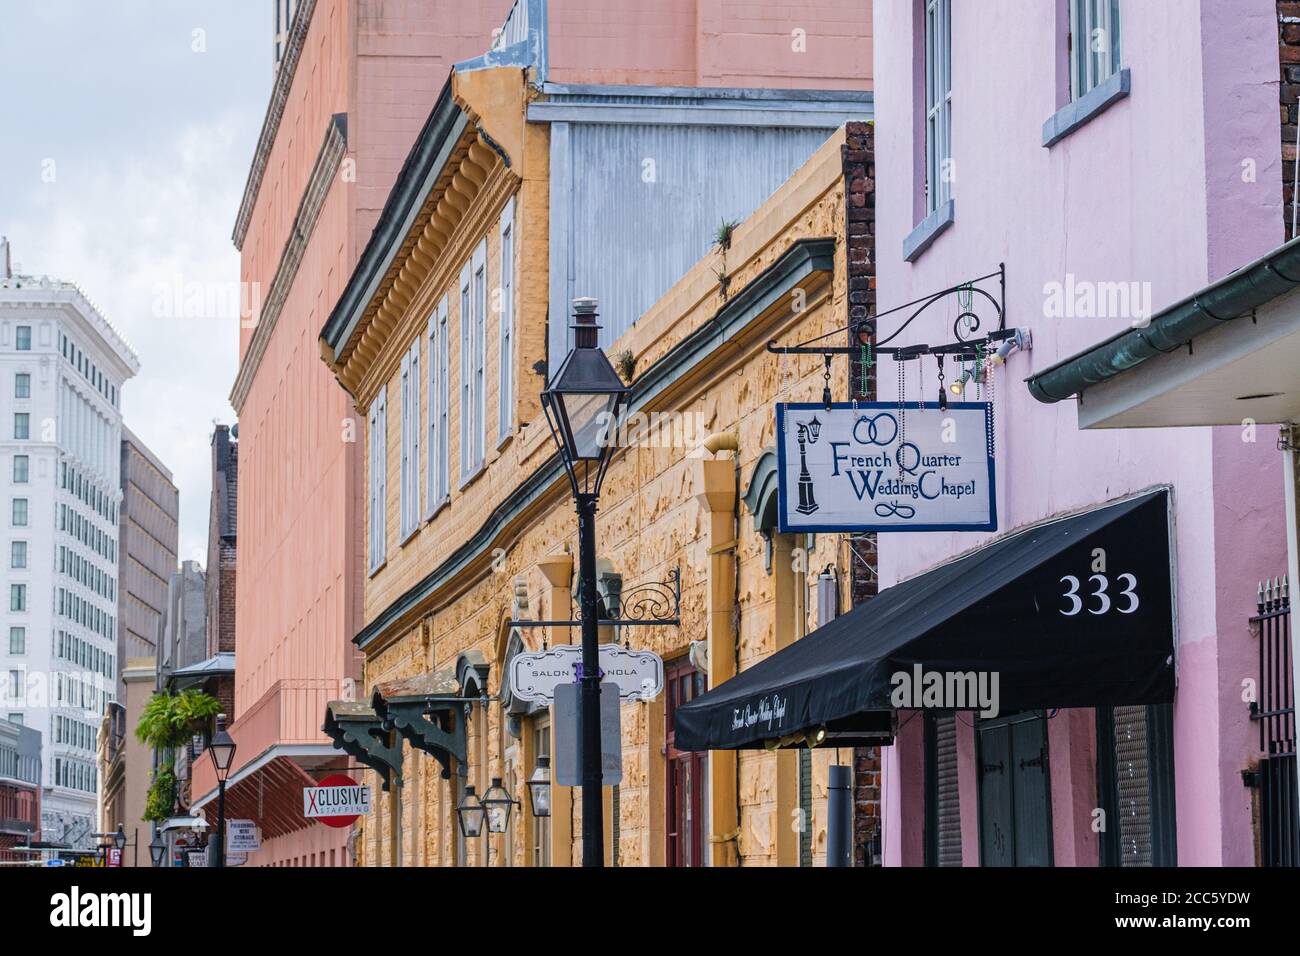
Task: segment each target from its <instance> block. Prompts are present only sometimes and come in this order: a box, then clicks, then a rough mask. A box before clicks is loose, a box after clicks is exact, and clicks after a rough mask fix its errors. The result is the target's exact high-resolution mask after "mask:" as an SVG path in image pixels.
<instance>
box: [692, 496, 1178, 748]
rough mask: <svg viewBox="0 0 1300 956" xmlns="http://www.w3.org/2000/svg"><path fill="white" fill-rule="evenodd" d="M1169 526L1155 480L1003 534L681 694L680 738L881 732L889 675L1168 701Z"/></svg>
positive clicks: (1022, 696)
mask: <svg viewBox="0 0 1300 956" xmlns="http://www.w3.org/2000/svg"><path fill="white" fill-rule="evenodd" d="M1170 534H1171V523H1170V515H1169V494H1168V492H1167V491H1164V490H1160V491H1154V492H1150V493H1147V494H1144V495H1140V496H1138V497H1135V498H1130V499H1128V500H1125V501H1121V502H1119V503H1117V504H1113V505H1109V506H1107V507H1104V508H1099V509H1097V510H1094V511H1089V512H1085V513H1084V514H1079V515H1074V516H1071V517H1067V518H1061V519H1058V520H1054V521H1049V522H1046V523H1044V524H1041V525H1037V526H1034V527H1031V528H1026V529H1025V530H1023V531H1019V532H1016V533H1014V534H1011V535H1008V536H1007V537H1006V538H1003V539H1002V540H999V541H995V542H993V543H992V544H989V545H987V546H985V547H983V548H980V549H978V550H976V551H973V552H971V553H970V554H967V555H965V556H963V557H961V558H958V559H956V560H954V561H951V562H949V563H947V564H944V565H941V566H940V567H937V568H934V569H933V570H930V571H927V572H925V573H924V574H919V575H917V576H916V577H914V578H910V579H909V580H907V581H903V582H901V583H899V584H897V585H895V586H894V587H892V588H888V589H887V590H885V591H883V592H881V594H880V595H879V596H878V597H875V598H872V599H871V600H870V601H868V602H867V603H866V604H863V605H860V606H859V607H857V608H855V609H854V610H852V611H850V612H849V613H847V614H844V615H842V616H841V617H838V618H836V619H835V620H833V621H831V622H830V623H828V624H826V625H825V626H823V627H821V628H818V629H817V630H816V631H814V632H813V633H812V634H809V635H808V636H807V637H805V638H803V639H802V640H799V641H796V642H795V643H794V644H792V645H790V646H789V647H786V648H784V649H782V650H781V651H779V652H777V653H775V654H773V655H772V656H771V657H768V658H765V659H764V660H762V661H760V662H759V663H757V664H755V665H754V666H753V667H751V668H749V669H748V670H746V671H744V672H742V673H740V674H738V675H737V676H736V677H734V678H732V679H731V680H729V681H726V682H725V683H723V684H720V685H719V686H718V687H716V688H714V689H713V690H711V691H709V692H708V693H706V694H703V695H701V696H700V697H698V698H696V699H695V700H693V701H691V703H689V704H686V705H685V706H683V707H680V708H678V710H677V711H676V713H675V723H674V732H675V735H676V736H675V741H676V746H677V747H678V748H679V749H681V750H731V749H736V748H742V747H757V746H763V745H764V744H765V743H769V744H770V742H771V741H779V740H781V739H782V738H797V737H798V735H799V734H800V733H803V732H806V731H811V730H812V729H814V728H820V727H825V728H827V729H828V731H829V732H830V733H831V734H832V735H833V736H841V735H842V736H845V737H852V736H853V735H854V733H855V732H856V733H858V734H871V733H879V729H880V727H881V712H882V711H884V712H888V711H891V710H894V709H900V705H899V703H898V701H899V700H900V697H899V696H898V695H896V694H895V693H894V692H895V690H896V688H899V689H900V690H901V688H903V686H904V685H908V686H910V685H911V684H913V683H916V681H915V678H916V677H924V676H925V675H928V674H932V673H939V674H943V675H958V674H972V673H975V674H979V673H983V674H985V675H993V674H996V675H997V702H998V709H999V710H1000V711H1002V712H1010V711H1015V710H1028V709H1037V708H1051V707H1094V706H1104V705H1105V706H1109V705H1119V704H1153V703H1166V702H1169V701H1172V700H1173V693H1174V639H1173V600H1172V591H1171V565H1170V553H1169V548H1170ZM918 669H919V673H918ZM903 674H905V675H907V679H906V680H904V679H903V678H901V677H898V676H897V675H903ZM990 684H991V680H990ZM925 703H926V706H945V705H946V706H945V709H954V708H953V707H952V703H951V701H945V702H944V703H943V704H933V703H931V702H930V701H926V702H925ZM917 706H920V705H919V704H918V705H917ZM955 709H970V710H977V709H980V708H979V707H978V706H969V707H959V708H955Z"/></svg>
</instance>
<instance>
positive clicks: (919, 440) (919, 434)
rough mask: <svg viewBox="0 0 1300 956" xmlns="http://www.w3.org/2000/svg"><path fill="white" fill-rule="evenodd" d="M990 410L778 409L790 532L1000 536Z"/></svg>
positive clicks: (782, 517) (782, 512)
mask: <svg viewBox="0 0 1300 956" xmlns="http://www.w3.org/2000/svg"><path fill="white" fill-rule="evenodd" d="M992 427H993V425H992V420H991V415H990V411H989V406H988V403H987V402H950V403H949V404H948V406H947V408H940V407H939V406H938V405H935V404H931V403H929V402H927V403H926V404H925V405H924V406H922V405H921V404H920V403H918V402H907V403H905V404H903V405H901V406H900V405H899V404H898V403H897V402H892V403H891V402H858V403H856V405H854V404H835V405H832V406H830V407H829V408H827V407H826V406H825V405H824V404H820V403H799V404H795V403H790V404H784V403H783V404H778V405H777V406H776V437H777V463H778V470H779V476H780V507H779V522H780V530H781V531H783V532H791V531H797V532H814V531H828V532H835V531H995V530H997V523H998V522H997V498H996V494H995V488H994V484H995V483H994V477H993V446H992V441H991V436H992Z"/></svg>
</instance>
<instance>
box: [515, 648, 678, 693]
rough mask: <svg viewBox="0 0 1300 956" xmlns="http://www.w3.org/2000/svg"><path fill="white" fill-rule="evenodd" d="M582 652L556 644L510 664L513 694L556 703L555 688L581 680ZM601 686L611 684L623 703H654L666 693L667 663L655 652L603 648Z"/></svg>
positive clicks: (578, 649)
mask: <svg viewBox="0 0 1300 956" xmlns="http://www.w3.org/2000/svg"><path fill="white" fill-rule="evenodd" d="M581 664H582V648H581V647H578V646H577V645H575V644H557V645H556V646H555V647H552V648H550V649H549V650H545V651H538V652H536V653H533V654H516V655H515V656H514V657H513V658H512V659H511V661H510V689H511V693H512V694H514V696H515V697H518V698H519V699H520V700H541V701H546V702H547V703H550V702H551V701H553V700H555V690H556V687H557V686H559V685H561V684H572V683H574V682H575V681H577V679H578V668H579V666H580V665H581ZM600 669H601V684H602V685H604V684H612V685H614V686H615V687H616V688H617V689H618V695H619V697H621V698H623V699H624V700H654V699H655V698H656V697H658V696H659V693H660V691H662V690H663V689H664V662H663V658H661V657H660V656H659V655H658V654H655V653H654V652H653V651H630V650H628V649H627V648H625V647H622V646H621V645H619V644H601V645H600Z"/></svg>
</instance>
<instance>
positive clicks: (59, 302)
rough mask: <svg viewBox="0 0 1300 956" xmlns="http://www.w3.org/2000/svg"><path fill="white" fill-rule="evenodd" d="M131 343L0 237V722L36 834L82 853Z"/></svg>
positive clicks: (113, 589)
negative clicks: (20, 757) (20, 754)
mask: <svg viewBox="0 0 1300 956" xmlns="http://www.w3.org/2000/svg"><path fill="white" fill-rule="evenodd" d="M139 368H140V365H139V361H138V360H137V358H136V355H135V353H134V352H133V351H132V350H131V347H130V346H129V345H127V343H126V342H125V341H124V340H123V339H122V337H121V336H120V335H118V333H117V332H116V331H115V330H114V329H113V327H112V326H111V325H109V324H108V322H107V320H105V318H104V317H103V316H102V315H100V313H99V311H98V310H97V309H96V308H95V307H94V305H92V304H91V303H90V302H89V301H88V300H87V299H86V297H85V296H84V295H83V294H82V293H81V291H80V290H79V289H78V288H77V287H76V286H75V285H73V284H71V283H69V282H59V281H55V280H52V279H48V278H44V277H40V278H37V277H32V276H23V275H15V274H14V273H13V269H12V268H11V266H10V259H9V246H8V242H7V241H5V240H3V239H0V539H2V540H0V717H4V718H7V719H9V720H13V721H17V722H20V723H23V724H26V725H27V726H29V727H34V728H36V729H37V730H39V731H40V732H41V739H42V760H41V764H42V767H41V774H42V780H41V786H42V792H41V837H42V839H43V840H46V841H49V842H54V843H62V844H66V845H69V846H73V847H77V848H82V849H93V848H94V846H95V839H94V837H93V833H94V832H95V830H96V795H97V792H98V780H97V774H96V769H95V754H96V739H95V738H96V732H97V730H98V727H99V722H100V718H101V717H102V716H103V714H104V711H105V708H106V707H107V706H108V703H109V701H111V700H112V699H113V694H114V688H115V682H116V677H117V674H116V669H117V660H116V659H117V628H118V622H117V591H118V510H119V507H120V504H121V495H122V493H121V481H120V475H119V470H120V467H121V434H122V413H121V394H122V385H123V384H124V383H125V382H126V380H127V379H129V378H131V377H132V376H133V375H135V374H136V372H138V371H139Z"/></svg>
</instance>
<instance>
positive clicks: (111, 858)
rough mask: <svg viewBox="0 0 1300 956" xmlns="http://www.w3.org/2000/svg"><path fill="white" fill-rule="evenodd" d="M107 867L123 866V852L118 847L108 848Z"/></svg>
mask: <svg viewBox="0 0 1300 956" xmlns="http://www.w3.org/2000/svg"><path fill="white" fill-rule="evenodd" d="M107 865H108V866H121V865H122V851H121V850H119V849H118V848H117V847H115V846H111V847H109V848H108V863H107Z"/></svg>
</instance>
